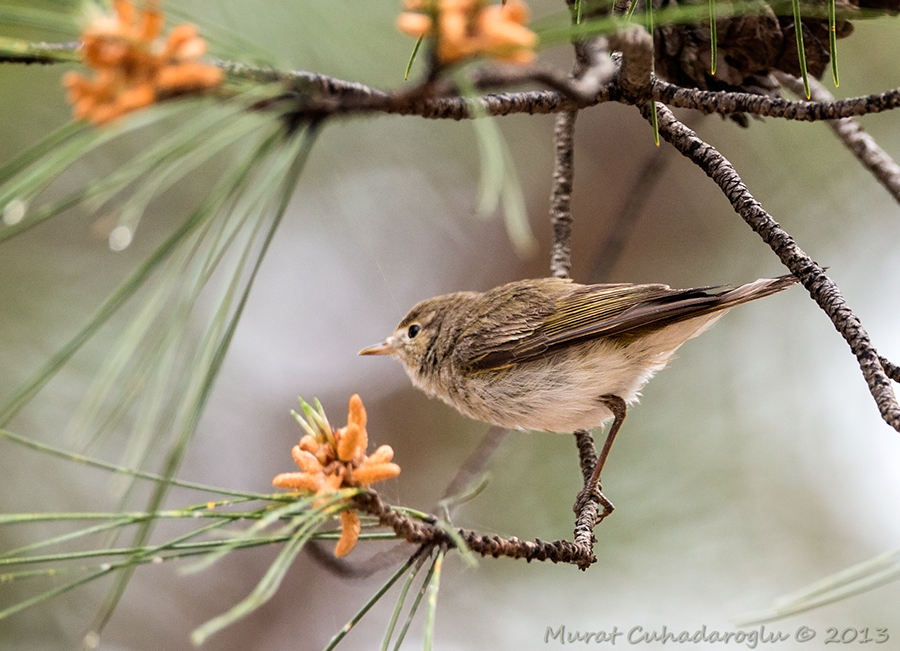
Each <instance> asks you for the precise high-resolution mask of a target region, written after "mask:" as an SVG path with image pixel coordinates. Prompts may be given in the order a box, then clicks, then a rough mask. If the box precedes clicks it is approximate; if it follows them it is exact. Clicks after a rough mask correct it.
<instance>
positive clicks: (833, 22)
mask: <svg viewBox="0 0 900 651" xmlns="http://www.w3.org/2000/svg"><path fill="white" fill-rule="evenodd" d="M836 13H837V12H836V9H835V0H828V51H829V53H830V54H831V78H832V79H833V80H834V87H835V88H837V87H838V86H840V85H841V81H840V79H839V78H838V62H837V16H836V15H835V14H836Z"/></svg>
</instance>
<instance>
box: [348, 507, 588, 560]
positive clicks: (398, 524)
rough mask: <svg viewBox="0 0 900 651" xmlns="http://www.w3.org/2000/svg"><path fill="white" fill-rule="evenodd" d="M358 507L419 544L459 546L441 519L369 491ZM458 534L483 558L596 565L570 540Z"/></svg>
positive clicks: (460, 532)
mask: <svg viewBox="0 0 900 651" xmlns="http://www.w3.org/2000/svg"><path fill="white" fill-rule="evenodd" d="M354 502H355V503H356V506H357V507H358V508H359V509H361V510H363V511H365V512H366V513H369V514H370V515H374V516H375V517H377V518H378V521H379V523H380V524H381V525H382V526H384V527H388V528H390V529H393V531H394V533H396V534H397V535H398V536H400V537H401V538H403V539H404V540H406V541H407V542H410V543H413V544H416V545H445V546H447V547H456V543H455V542H454V539H453V537H451V536H450V534H449V533H448V532H447V531H445V530H444V529H443V528H441V527H440V525H439V524H438V522H437V520H434V519H431V520H427V521H425V520H418V519H415V518H411V517H409V516H407V515H405V514H403V513H400V512H399V511H395V510H393V509H392V508H391V507H390V505H388V504H387V503H386V502H384V500H382V499H381V497H380V496H379V495H378V493H376V492H375V491H372V490H370V491H368V492H366V493H363V494H361V495H358V496H356V497H355V498H354ZM456 533H457V534H458V535H459V537H460V538H461V539H462V540H463V541H464V542H465V543H466V547H468V548H469V549H470V550H472V551H473V552H475V553H476V554H480V555H482V556H493V557H494V558H499V557H500V556H507V557H509V558H524V559H525V560H527V561H533V560H537V561H552V562H553V563H572V564H574V565H578V566H579V567H580V568H582V569H585V568H587V567H589V566H590V565H591V564H592V563H594V562H596V560H597V559H596V558H595V557H594V553H593V552H592V551H591V549H590V547H588V548H584V547H583V546H581V545H577V544H575V543H572V542H569V541H567V540H557V541H555V542H546V541H543V540H540V539H535V540H533V541H531V540H519V539H518V538H515V537H513V538H501V537H500V536H488V535H485V534H480V533H477V532H475V531H470V530H468V529H457V530H456Z"/></svg>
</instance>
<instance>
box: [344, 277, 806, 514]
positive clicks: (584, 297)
mask: <svg viewBox="0 0 900 651" xmlns="http://www.w3.org/2000/svg"><path fill="white" fill-rule="evenodd" d="M796 282H797V279H796V278H795V277H794V276H782V277H780V278H774V279H768V278H764V279H760V280H757V281H755V282H752V283H748V284H746V285H741V286H740V287H736V288H728V287H724V286H710V287H696V288H691V289H672V288H670V287H669V286H668V285H633V284H627V283H621V284H609V285H579V284H577V283H574V282H572V281H570V280H563V279H559V278H541V279H537V280H519V281H516V282H512V283H508V284H506V285H502V286H500V287H495V288H494V289H491V290H489V291H486V292H456V293H453V294H446V295H444V296H437V297H435V298H431V299H428V300H426V301H422V302H421V303H419V304H418V305H416V306H415V307H414V308H413V309H412V310H410V312H409V314H407V315H406V317H405V318H404V319H403V320H402V321H401V322H400V325H399V326H397V330H396V331H395V332H394V334H392V335H391V336H390V337H388V338H387V339H386V340H385V341H384V342H383V343H381V344H378V345H376V346H371V347H369V348H366V349H364V350H362V351H360V355H393V356H394V357H396V358H397V359H398V360H400V362H401V363H402V364H403V367H404V368H405V369H406V373H407V374H408V375H409V378H410V379H411V380H412V382H413V384H414V385H416V386H417V387H419V388H420V389H422V390H423V391H424V392H425V393H427V394H428V395H430V396H435V397H437V398H440V399H441V400H443V401H444V402H446V403H447V404H449V405H450V406H452V407H454V408H455V409H457V410H458V411H460V412H462V413H463V414H465V415H467V416H470V417H472V418H475V419H477V420H481V421H484V422H487V423H491V424H493V425H498V426H500V427H506V428H513V429H534V430H543V431H548V432H573V431H575V430H581V429H583V430H587V429H592V428H595V427H600V426H602V425H603V424H604V423H605V422H606V421H608V420H609V419H610V418H615V420H614V422H613V425H612V427H611V428H610V432H609V434H608V436H607V441H606V444H605V445H604V449H603V452H601V455H600V459H599V461H598V464H597V468H596V469H595V471H594V475H595V478H594V479H595V480H596V481H595V483H596V484H597V485H599V475H600V470H601V469H602V465H603V463H604V462H605V460H606V455H607V454H608V453H609V447H610V446H611V445H612V439H613V438H614V437H615V435H616V433H617V432H618V429H619V427H620V426H621V424H622V421H623V420H624V418H625V411H626V406H627V405H628V404H631V403H633V402H635V401H636V400H637V398H638V392H639V391H640V390H641V388H643V386H644V385H645V384H646V383H647V381H648V380H649V379H650V378H651V377H653V375H654V374H655V373H656V372H657V371H659V370H660V369H661V368H663V367H664V366H665V365H666V364H667V363H668V362H669V360H670V359H672V355H673V353H674V352H675V351H676V350H677V349H678V347H679V346H681V344H683V343H684V342H685V341H687V340H688V339H691V338H692V337H696V336H697V335H699V334H701V333H702V332H704V331H706V330H707V329H708V328H709V327H710V326H711V325H712V324H713V323H715V322H716V321H717V320H718V319H719V318H721V317H722V316H723V315H724V314H725V312H726V311H728V310H729V309H730V308H732V307H734V306H736V305H740V304H742V303H747V302H749V301H753V300H756V299H758V298H763V297H764V296H769V295H771V294H774V293H776V292H780V291H781V290H783V289H785V288H787V287H789V286H791V285H793V284H794V283H796ZM585 490H586V491H588V490H589V489H588V487H587V486H586V487H585ZM597 490H598V488H597V486H594V487H593V488H592V489H591V491H597ZM589 492H590V491H589ZM585 496H586V495H582V498H580V499H582V500H583V498H584V497H585Z"/></svg>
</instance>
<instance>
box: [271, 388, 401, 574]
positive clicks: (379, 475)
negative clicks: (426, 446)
mask: <svg viewBox="0 0 900 651" xmlns="http://www.w3.org/2000/svg"><path fill="white" fill-rule="evenodd" d="M301 404H302V405H303V411H304V413H305V414H306V418H305V419H304V418H303V417H301V416H299V415H298V414H294V417H295V418H296V419H297V422H299V423H300V425H301V426H303V428H304V429H305V430H306V431H307V434H306V435H305V436H304V437H303V438H301V439H300V443H298V444H297V445H295V446H294V447H293V449H292V450H291V456H292V457H293V459H294V463H296V464H297V466H298V467H299V468H300V470H301V472H285V473H282V474H280V475H278V476H276V477H275V478H274V479H273V480H272V483H273V484H274V485H275V486H277V487H279V488H285V489H287V490H295V491H301V492H304V493H314V494H316V495H327V494H328V493H333V492H335V491H337V490H340V489H341V488H368V486H369V485H370V484H374V483H375V482H378V481H383V480H385V479H393V478H394V477H396V476H397V475H399V474H400V466H398V465H397V464H396V463H392V461H391V460H392V459H393V458H394V451H393V449H391V446H389V445H382V446H381V447H379V448H378V449H377V450H375V452H373V453H372V454H371V455H368V456H367V455H366V448H367V447H368V441H369V435H368V433H367V431H366V409H365V407H364V406H363V402H362V400H361V399H360V397H359V396H358V395H356V394H354V395H353V396H352V397H351V398H350V405H349V411H348V414H347V425H346V426H344V427H342V428H340V429H338V430H337V431H333V430H332V429H331V426H330V425H329V424H328V420H327V419H326V418H325V414H324V413H322V412H321V408H319V411H318V412H316V411H315V410H313V408H312V407H310V406H309V405H307V404H306V403H305V402H303V401H302V400H301ZM359 531H360V523H359V515H358V514H357V513H356V511H355V510H354V509H348V510H345V511H343V512H341V538H340V540H339V541H338V543H337V546H336V547H335V550H334V553H335V555H336V556H345V555H347V554H349V553H350V551H351V550H352V549H353V547H354V546H355V545H356V541H357V539H358V538H359Z"/></svg>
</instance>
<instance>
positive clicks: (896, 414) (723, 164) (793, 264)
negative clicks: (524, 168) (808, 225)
mask: <svg viewBox="0 0 900 651" xmlns="http://www.w3.org/2000/svg"><path fill="white" fill-rule="evenodd" d="M641 112H642V113H643V114H644V116H645V117H646V118H647V119H648V120H649V119H650V115H649V112H650V108H649V103H647V104H644V105H642V107H641ZM657 116H658V124H659V133H660V135H661V136H662V137H663V138H664V139H665V140H666V142H668V143H669V144H671V145H672V146H674V147H675V149H677V150H678V151H679V152H681V153H682V154H683V155H684V156H686V157H687V158H688V159H690V160H691V161H693V162H694V163H695V164H696V165H697V166H698V167H699V168H700V169H702V170H703V171H704V172H706V174H707V176H709V177H710V178H711V179H712V180H713V181H715V183H716V185H718V186H719V188H720V189H721V190H722V192H723V193H724V194H725V196H726V197H727V198H728V200H729V201H730V202H731V205H732V206H733V207H734V210H735V212H737V213H738V214H739V215H740V216H741V217H742V218H743V219H744V221H745V222H747V224H748V225H749V226H750V228H752V229H753V230H754V231H755V232H756V233H757V234H758V235H759V236H760V237H761V238H762V239H763V241H764V242H765V243H766V244H768V245H769V247H770V248H771V249H772V250H773V251H774V252H775V254H776V255H777V256H778V258H779V259H780V260H781V262H782V263H783V264H784V265H785V266H786V267H787V268H788V269H789V270H790V271H791V273H792V274H794V275H795V276H796V277H797V278H798V279H799V280H800V282H801V283H802V284H803V286H804V287H805V288H806V289H807V291H808V292H809V294H810V296H811V297H812V298H813V300H814V301H815V302H816V303H817V304H818V305H819V307H820V308H822V310H823V311H824V312H825V314H827V315H828V318H829V319H831V322H832V323H833V324H834V327H835V328H836V329H837V331H838V332H839V333H840V334H841V336H842V337H843V338H844V339H845V340H846V342H847V344H848V345H849V346H850V350H851V351H853V354H854V355H855V356H856V359H857V362H858V363H859V367H860V370H862V373H863V376H864V377H865V379H866V383H867V384H868V386H869V391H870V392H871V394H872V397H873V398H874V399H875V403H876V404H877V405H878V410H879V412H880V413H881V417H882V418H883V419H884V420H885V422H887V423H888V424H889V425H890V426H891V427H893V428H894V429H895V430H898V431H900V405H898V404H897V398H896V396H895V394H894V390H893V387H892V386H891V382H890V379H888V377H887V375H886V374H885V364H883V363H882V358H880V357H879V355H878V352H877V351H876V350H875V347H874V346H873V345H872V342H871V340H870V339H869V335H868V334H867V333H866V331H865V328H863V325H862V323H861V322H860V321H859V319H858V318H857V317H856V315H855V314H854V313H853V311H852V310H851V309H850V308H849V307H848V306H847V303H846V301H845V300H844V297H843V296H842V295H841V292H840V290H839V289H838V287H837V285H835V284H834V282H833V281H832V280H831V279H830V278H828V276H827V275H825V270H824V269H823V268H822V267H821V266H819V265H818V264H817V263H816V262H815V261H813V260H812V258H810V257H809V256H808V255H807V254H806V253H805V252H804V251H803V250H802V249H801V248H800V247H799V246H797V243H796V242H795V241H794V238H792V237H791V236H790V235H789V234H788V233H787V232H786V231H785V230H784V229H783V228H781V226H780V225H779V224H778V222H776V221H775V220H774V219H773V218H772V216H771V215H769V214H768V213H767V212H766V211H765V210H764V209H763V207H762V206H761V205H760V203H759V202H758V201H757V200H756V199H754V198H753V195H751V194H750V191H749V190H748V189H747V186H746V185H744V182H743V181H742V180H741V178H740V176H739V175H738V173H737V172H736V171H735V169H734V167H732V165H731V163H730V162H728V160H727V159H726V158H725V157H724V156H722V154H720V153H719V152H718V151H717V150H716V149H715V148H714V147H712V146H711V145H709V144H707V143H705V142H704V141H703V140H701V139H700V138H699V137H698V136H697V134H696V133H694V132H693V131H691V130H690V129H688V128H687V127H686V126H685V125H684V124H682V123H681V122H679V121H678V120H676V119H675V116H673V115H672V112H671V111H670V110H669V109H668V108H666V107H665V106H662V105H657ZM884 361H885V362H887V360H884Z"/></svg>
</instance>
